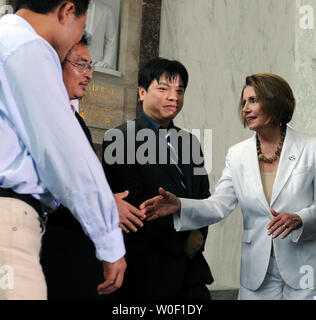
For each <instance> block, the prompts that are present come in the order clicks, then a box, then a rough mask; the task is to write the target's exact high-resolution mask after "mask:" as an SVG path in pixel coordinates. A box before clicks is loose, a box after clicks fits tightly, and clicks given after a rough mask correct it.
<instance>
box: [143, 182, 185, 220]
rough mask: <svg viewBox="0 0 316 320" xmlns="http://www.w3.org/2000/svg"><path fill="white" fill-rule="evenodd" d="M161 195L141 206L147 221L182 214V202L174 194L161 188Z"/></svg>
mask: <svg viewBox="0 0 316 320" xmlns="http://www.w3.org/2000/svg"><path fill="white" fill-rule="evenodd" d="M159 194H160V195H159V196H156V197H154V198H151V199H149V200H146V201H145V202H143V203H142V204H141V205H140V206H139V208H140V209H141V211H142V212H143V213H144V214H145V215H146V217H147V218H146V219H147V221H151V220H155V219H157V218H161V217H164V216H167V215H170V214H173V213H175V212H180V210H181V201H180V199H179V198H177V197H176V196H175V195H174V194H173V193H171V192H168V191H165V190H164V189H163V188H159Z"/></svg>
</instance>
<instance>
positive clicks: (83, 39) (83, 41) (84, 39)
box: [61, 31, 90, 67]
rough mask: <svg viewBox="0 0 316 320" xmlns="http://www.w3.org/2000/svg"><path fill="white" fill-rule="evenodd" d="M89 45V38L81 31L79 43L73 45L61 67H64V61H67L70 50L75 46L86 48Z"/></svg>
mask: <svg viewBox="0 0 316 320" xmlns="http://www.w3.org/2000/svg"><path fill="white" fill-rule="evenodd" d="M89 43H90V37H89V36H88V34H87V33H86V32H85V31H83V34H82V37H81V39H80V41H79V42H78V43H77V44H75V45H74V46H73V47H72V48H71V49H70V50H69V51H68V52H67V54H66V57H65V59H64V61H63V62H62V63H61V66H62V67H64V65H65V63H66V61H67V58H68V57H69V55H70V53H71V51H72V49H73V48H74V47H75V46H77V45H83V46H86V47H88V45H89Z"/></svg>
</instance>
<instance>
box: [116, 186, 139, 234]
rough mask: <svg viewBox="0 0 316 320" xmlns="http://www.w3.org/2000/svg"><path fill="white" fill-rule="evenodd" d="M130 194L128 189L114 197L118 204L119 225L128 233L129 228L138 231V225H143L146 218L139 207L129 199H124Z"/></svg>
mask: <svg viewBox="0 0 316 320" xmlns="http://www.w3.org/2000/svg"><path fill="white" fill-rule="evenodd" d="M127 196H128V191H124V192H120V193H115V194H114V198H115V202H116V206H117V209H118V212H119V216H120V223H119V226H120V228H122V230H123V231H124V232H126V233H129V230H131V231H133V232H136V231H137V227H136V226H139V227H142V226H143V222H142V220H144V219H145V215H144V213H143V212H141V211H140V210H139V209H137V208H135V207H134V206H132V205H131V204H129V203H128V202H127V201H125V200H123V199H125V198H126V197H127Z"/></svg>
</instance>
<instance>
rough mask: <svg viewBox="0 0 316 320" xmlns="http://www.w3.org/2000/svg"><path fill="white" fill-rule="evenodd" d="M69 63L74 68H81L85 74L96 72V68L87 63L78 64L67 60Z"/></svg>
mask: <svg viewBox="0 0 316 320" xmlns="http://www.w3.org/2000/svg"><path fill="white" fill-rule="evenodd" d="M66 61H67V62H70V63H71V64H72V65H73V66H74V67H77V68H79V70H80V71H81V72H85V71H86V70H89V71H90V72H91V73H92V72H93V71H94V66H92V65H91V64H85V63H78V62H74V61H70V60H66Z"/></svg>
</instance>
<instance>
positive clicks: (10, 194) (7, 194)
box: [0, 188, 45, 218]
mask: <svg viewBox="0 0 316 320" xmlns="http://www.w3.org/2000/svg"><path fill="white" fill-rule="evenodd" d="M1 197H2V198H14V199H18V200H21V201H24V202H26V203H27V204H28V205H30V206H31V207H32V208H33V209H34V210H35V211H36V212H37V213H38V215H39V216H40V217H41V218H44V217H45V215H44V213H43V211H42V206H41V203H40V202H39V201H38V200H36V199H35V198H34V197H32V196H31V195H29V194H21V193H16V192H14V191H12V190H11V189H4V188H0V198H1Z"/></svg>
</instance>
